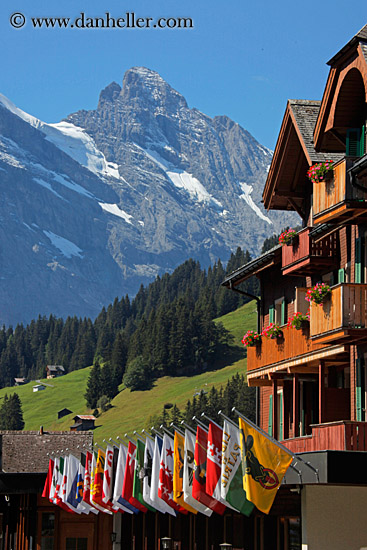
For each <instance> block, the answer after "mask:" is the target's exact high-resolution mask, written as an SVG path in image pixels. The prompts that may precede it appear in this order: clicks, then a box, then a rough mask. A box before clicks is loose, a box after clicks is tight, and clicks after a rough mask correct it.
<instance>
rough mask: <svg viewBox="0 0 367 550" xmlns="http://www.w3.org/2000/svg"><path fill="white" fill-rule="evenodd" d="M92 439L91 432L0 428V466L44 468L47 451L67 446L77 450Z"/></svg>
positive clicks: (7, 468)
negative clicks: (6, 429)
mask: <svg viewBox="0 0 367 550" xmlns="http://www.w3.org/2000/svg"><path fill="white" fill-rule="evenodd" d="M92 443H93V432H90V431H88V432H44V433H42V434H41V433H40V432H38V431H29V432H28V431H27V432H26V431H16V432H14V431H1V432H0V446H1V454H2V465H1V470H2V471H3V472H6V473H12V472H13V473H19V472H30V473H31V472H33V473H36V472H47V467H48V460H49V456H48V455H47V453H52V452H55V451H61V450H62V449H64V450H65V449H66V448H67V449H68V453H74V454H75V455H76V456H77V455H78V454H80V447H82V446H83V445H86V446H90V445H92Z"/></svg>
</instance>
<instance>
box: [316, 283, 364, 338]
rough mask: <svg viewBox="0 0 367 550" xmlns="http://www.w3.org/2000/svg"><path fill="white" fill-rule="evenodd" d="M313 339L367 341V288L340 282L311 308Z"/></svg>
mask: <svg viewBox="0 0 367 550" xmlns="http://www.w3.org/2000/svg"><path fill="white" fill-rule="evenodd" d="M310 336H311V338H312V339H314V340H317V341H319V342H325V343H326V342H328V343H329V342H337V341H339V342H342V341H344V340H346V341H347V343H351V342H353V341H355V340H359V341H361V340H364V339H366V340H367V285H366V284H357V283H340V284H338V285H336V286H334V287H332V288H331V295H330V296H329V297H327V298H326V299H325V301H324V302H323V303H322V304H320V305H317V304H315V303H312V304H311V308H310Z"/></svg>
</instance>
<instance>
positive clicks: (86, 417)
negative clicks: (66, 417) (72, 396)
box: [70, 414, 97, 432]
mask: <svg viewBox="0 0 367 550" xmlns="http://www.w3.org/2000/svg"><path fill="white" fill-rule="evenodd" d="M73 420H74V424H73V425H72V426H70V430H71V431H73V432H83V431H88V430H94V428H95V426H94V423H95V421H96V420H97V419H96V417H95V416H93V415H92V414H77V415H76V416H74V418H73Z"/></svg>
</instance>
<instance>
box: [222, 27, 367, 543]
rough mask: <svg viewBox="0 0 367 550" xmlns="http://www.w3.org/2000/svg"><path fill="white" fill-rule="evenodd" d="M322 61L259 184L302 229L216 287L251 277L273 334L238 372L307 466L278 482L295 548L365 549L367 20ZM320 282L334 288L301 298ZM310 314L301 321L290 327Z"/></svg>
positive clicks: (263, 422) (267, 422) (251, 350)
mask: <svg viewBox="0 0 367 550" xmlns="http://www.w3.org/2000/svg"><path fill="white" fill-rule="evenodd" d="M328 64H329V66H330V73H329V78H328V80H327V83H326V87H325V92H324V95H323V98H322V100H321V101H308V100H289V101H288V103H287V107H286V111H285V115H284V118H283V122H282V126H281V130H280V134H279V137H278V141H277V144H276V148H275V152H274V156H273V160H272V164H271V167H270V170H269V173H268V178H267V181H266V184H265V188H264V192H263V201H264V205H265V207H266V208H267V209H276V210H293V211H295V212H297V213H298V214H299V216H300V218H301V220H302V229H301V230H300V231H299V232H298V234H297V236H296V238H295V239H294V240H293V242H292V243H290V245H289V246H276V247H274V248H273V249H272V250H270V251H268V252H266V253H265V254H263V255H262V256H260V257H259V258H256V259H255V260H253V261H252V262H250V263H249V264H247V265H245V266H243V267H242V268H240V269H238V270H237V271H236V272H234V273H232V274H231V275H230V276H228V277H227V279H226V280H225V281H224V283H223V284H224V285H225V286H227V287H229V288H232V289H234V290H240V288H241V283H242V282H243V281H245V280H246V279H247V278H249V277H251V276H253V275H256V276H257V277H258V279H259V280H260V283H261V297H260V301H259V308H258V311H259V329H260V331H261V330H262V329H263V328H264V327H267V326H268V325H269V324H270V323H276V324H277V325H279V326H280V328H281V331H282V333H281V335H280V336H279V337H277V338H275V339H271V338H269V339H268V338H264V337H262V338H261V341H260V342H259V343H258V344H256V345H254V346H252V347H248V348H247V379H248V384H249V385H250V386H255V387H257V388H258V390H257V395H258V400H257V403H258V404H257V407H258V410H257V414H258V422H259V425H260V426H261V428H262V429H263V430H265V431H266V432H268V433H269V434H271V435H272V436H273V437H275V438H277V439H278V440H280V441H282V442H283V443H284V445H285V446H286V447H288V448H289V449H290V450H291V451H293V452H294V453H302V454H304V456H305V458H306V461H308V462H309V464H310V466H311V467H310V468H309V470H310V471H309V472H308V473H307V474H306V473H305V471H304V469H303V468H300V470H301V471H300V472H299V475H298V478H297V474H296V473H295V472H294V471H291V472H290V474H287V476H286V482H285V484H286V485H287V484H289V483H295V484H296V486H295V487H293V489H297V488H298V490H299V491H300V492H301V493H302V500H301V502H302V510H301V523H302V549H304V550H306V549H310V550H311V549H312V550H318V549H320V550H324V549H326V548H333V549H340V550H342V549H345V548H362V547H363V548H364V547H366V546H367V528H366V526H365V523H364V522H362V523H360V519H361V516H360V510H361V509H363V508H364V505H365V502H366V500H367V485H366V478H365V476H364V474H363V473H362V471H361V464H362V463H365V462H366V461H367V453H366V451H367V422H366V421H367V417H366V404H367V154H366V117H367V25H366V26H365V27H364V28H363V29H362V30H361V31H360V32H359V33H357V35H356V36H355V37H353V39H352V40H351V41H350V42H349V43H348V44H347V45H346V46H345V47H344V48H342V50H341V51H340V52H338V53H337V54H336V55H335V56H334V57H333V58H332V59H331V60H330V61H329V63H328ZM327 160H332V161H333V169H332V170H331V171H330V173H329V174H328V177H327V178H323V179H322V180H321V181H319V182H314V183H313V182H311V180H310V179H308V177H307V175H306V174H307V171H308V169H309V168H310V167H311V166H312V165H314V164H316V163H320V162H325V161H327ZM318 282H324V283H326V284H328V285H330V287H331V292H330V294H329V296H328V297H327V298H326V299H325V301H323V303H322V304H321V305H317V304H315V303H311V305H310V303H309V302H307V301H306V300H305V296H306V292H307V289H310V288H311V287H313V286H314V285H315V284H317V283H318ZM308 310H309V316H310V318H309V322H306V323H304V324H303V326H302V327H301V329H299V330H296V329H295V328H293V327H288V326H287V322H288V320H289V319H291V318H292V316H293V314H294V313H295V312H300V313H302V314H306V313H307V311H308ZM351 451H360V452H359V453H355V452H351ZM322 457H323V458H322ZM322 460H324V461H325V462H324V464H323V465H322V464H321V462H322ZM321 471H323V472H324V473H323V474H322V475H321ZM336 472H338V473H339V477H338V476H336V477H333V476H334V474H336ZM321 477H322V481H321ZM346 502H348V504H346ZM255 548H263V546H261V545H260V546H259V547H257V546H256V547H255ZM264 548H266V547H265V546H264ZM274 548H275V546H274ZM277 548H279V546H277ZM280 548H283V546H280ZM284 548H286V546H284ZM287 548H288V547H287ZM292 548H293V547H292ZM296 548H300V546H296Z"/></svg>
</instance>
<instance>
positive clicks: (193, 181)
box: [166, 170, 222, 208]
mask: <svg viewBox="0 0 367 550" xmlns="http://www.w3.org/2000/svg"><path fill="white" fill-rule="evenodd" d="M166 173H167V176H168V177H169V179H170V180H171V181H172V183H173V185H175V187H178V188H180V189H185V191H187V192H188V194H189V195H190V197H191V198H192V199H196V200H197V201H198V202H207V203H214V204H215V205H216V206H219V207H220V208H222V203H220V202H219V201H218V200H217V199H215V198H214V197H213V196H212V195H211V194H210V193H208V191H207V190H206V189H205V187H204V185H203V184H202V183H200V181H199V180H198V179H197V178H195V177H194V176H192V175H191V174H188V173H187V172H185V171H184V170H174V171H171V170H167V172H166Z"/></svg>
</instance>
